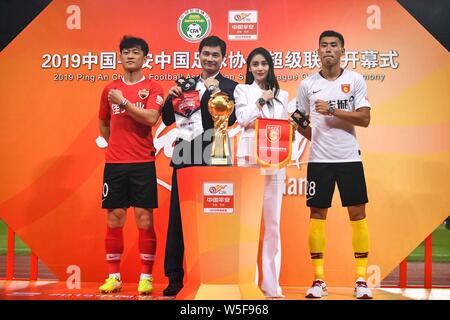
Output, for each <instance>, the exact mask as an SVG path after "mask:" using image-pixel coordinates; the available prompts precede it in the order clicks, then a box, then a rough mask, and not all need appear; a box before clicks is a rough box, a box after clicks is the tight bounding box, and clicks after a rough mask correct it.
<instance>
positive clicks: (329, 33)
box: [319, 30, 344, 47]
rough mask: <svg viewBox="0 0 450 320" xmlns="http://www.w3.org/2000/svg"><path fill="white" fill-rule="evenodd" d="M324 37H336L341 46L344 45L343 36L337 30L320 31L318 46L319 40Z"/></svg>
mask: <svg viewBox="0 0 450 320" xmlns="http://www.w3.org/2000/svg"><path fill="white" fill-rule="evenodd" d="M324 37H336V38H338V39H339V41H340V42H341V46H342V47H344V36H343V35H342V34H340V33H339V32H336V31H333V30H326V31H324V32H322V34H321V35H320V37H319V46H320V41H322V38H324Z"/></svg>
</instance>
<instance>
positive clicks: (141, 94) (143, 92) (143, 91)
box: [138, 89, 150, 100]
mask: <svg viewBox="0 0 450 320" xmlns="http://www.w3.org/2000/svg"><path fill="white" fill-rule="evenodd" d="M149 94H150V91H148V90H147V89H141V90H139V92H138V95H139V98H141V99H142V100H143V99H146V98H147V97H148V95H149Z"/></svg>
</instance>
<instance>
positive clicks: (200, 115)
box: [162, 36, 237, 296]
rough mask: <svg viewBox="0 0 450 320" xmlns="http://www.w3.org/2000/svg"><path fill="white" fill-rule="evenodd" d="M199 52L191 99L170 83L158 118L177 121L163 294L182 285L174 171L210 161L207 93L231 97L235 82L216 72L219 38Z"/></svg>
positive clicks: (222, 53) (170, 293)
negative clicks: (185, 99)
mask: <svg viewBox="0 0 450 320" xmlns="http://www.w3.org/2000/svg"><path fill="white" fill-rule="evenodd" d="M199 52H200V55H199V58H200V64H201V66H202V69H203V70H202V72H201V74H200V76H198V77H196V78H195V80H196V84H195V91H193V92H191V96H190V98H189V99H191V100H190V101H189V103H183V102H182V101H180V100H181V99H180V98H181V96H182V95H183V92H182V89H181V88H180V87H179V86H174V87H172V88H171V89H170V90H169V96H168V98H167V100H166V101H165V103H164V107H163V110H162V119H163V122H164V124H165V125H166V126H169V125H171V124H172V123H174V122H176V124H177V140H176V143H175V147H174V151H173V155H172V161H171V164H170V165H171V166H172V167H173V174H172V192H171V196H170V210H169V226H168V230H167V240H166V252H165V257H164V272H165V275H166V277H168V278H169V285H168V286H167V288H166V289H164V291H163V294H164V295H165V296H175V295H177V293H178V292H179V291H180V290H181V289H182V288H183V277H184V270H183V255H184V242H183V229H182V224H181V213H180V202H179V198H178V184H177V170H178V169H181V168H185V167H190V166H206V165H209V164H210V163H211V147H212V146H211V141H212V137H213V136H214V122H213V119H212V117H211V115H210V114H209V111H208V101H209V99H210V97H211V95H213V94H214V93H216V92H218V91H221V92H224V93H226V94H228V96H229V97H230V98H232V99H233V100H234V96H233V92H234V88H235V87H236V85H237V83H236V82H235V81H232V80H229V79H227V78H225V77H224V76H223V75H222V74H220V72H219V70H220V67H221V65H222V62H223V60H224V58H225V54H226V44H225V42H224V41H223V40H222V39H220V38H219V37H216V36H210V37H207V38H205V39H203V40H202V41H201V42H200V46H199ZM192 93H194V94H192ZM186 96H187V95H186ZM235 121H236V115H235V113H234V111H233V113H232V114H231V115H230V117H229V121H228V125H229V126H231V125H233V124H234V122H235Z"/></svg>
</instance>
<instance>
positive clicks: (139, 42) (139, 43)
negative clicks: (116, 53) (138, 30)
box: [119, 36, 148, 56]
mask: <svg viewBox="0 0 450 320" xmlns="http://www.w3.org/2000/svg"><path fill="white" fill-rule="evenodd" d="M135 47H136V48H141V50H142V51H144V56H146V55H147V54H148V44H147V42H146V41H145V40H144V39H141V38H137V37H132V36H123V38H122V40H120V46H119V48H120V52H122V50H124V49H131V48H135Z"/></svg>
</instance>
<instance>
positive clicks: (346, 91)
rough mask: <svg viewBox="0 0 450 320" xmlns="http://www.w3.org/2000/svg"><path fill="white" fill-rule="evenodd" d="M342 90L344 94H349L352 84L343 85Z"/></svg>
mask: <svg viewBox="0 0 450 320" xmlns="http://www.w3.org/2000/svg"><path fill="white" fill-rule="evenodd" d="M341 90H342V92H343V93H349V92H350V84H349V83H346V84H341Z"/></svg>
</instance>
